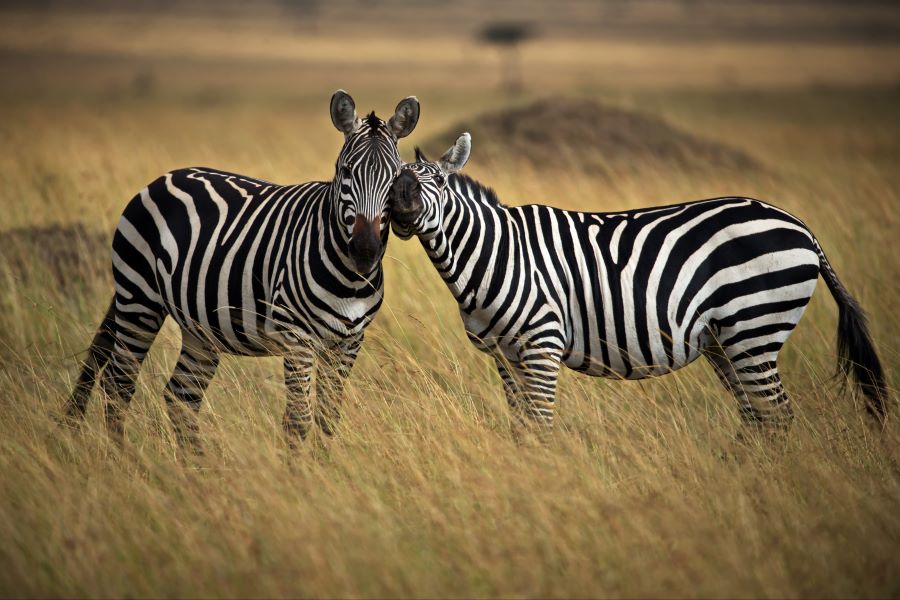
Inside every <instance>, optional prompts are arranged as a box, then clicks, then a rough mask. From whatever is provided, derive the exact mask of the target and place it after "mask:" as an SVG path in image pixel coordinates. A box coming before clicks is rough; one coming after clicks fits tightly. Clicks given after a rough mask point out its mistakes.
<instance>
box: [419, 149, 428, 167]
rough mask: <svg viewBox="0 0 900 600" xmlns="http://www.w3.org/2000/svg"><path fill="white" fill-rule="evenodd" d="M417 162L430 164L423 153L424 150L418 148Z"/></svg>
mask: <svg viewBox="0 0 900 600" xmlns="http://www.w3.org/2000/svg"><path fill="white" fill-rule="evenodd" d="M416 162H420V163H421V162H428V158H426V156H425V153H424V152H422V149H421V148H419V147H418V146H416Z"/></svg>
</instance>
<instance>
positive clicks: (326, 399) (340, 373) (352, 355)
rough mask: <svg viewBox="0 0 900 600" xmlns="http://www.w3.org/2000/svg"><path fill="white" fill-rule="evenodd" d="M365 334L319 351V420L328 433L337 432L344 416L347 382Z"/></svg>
mask: <svg viewBox="0 0 900 600" xmlns="http://www.w3.org/2000/svg"><path fill="white" fill-rule="evenodd" d="M362 341H363V336H362V334H360V335H359V336H358V337H355V338H350V339H347V340H344V341H341V342H340V343H339V344H337V345H336V346H333V347H328V348H323V349H321V350H320V351H319V356H318V368H317V370H316V424H317V425H318V426H319V428H320V429H321V430H322V432H323V433H324V434H325V435H328V436H331V435H334V430H335V428H336V427H337V424H338V421H340V419H341V401H342V400H343V395H344V384H346V382H347V377H348V376H349V375H350V370H351V369H352V368H353V363H354V362H355V361H356V355H357V354H359V349H360V347H361V346H362Z"/></svg>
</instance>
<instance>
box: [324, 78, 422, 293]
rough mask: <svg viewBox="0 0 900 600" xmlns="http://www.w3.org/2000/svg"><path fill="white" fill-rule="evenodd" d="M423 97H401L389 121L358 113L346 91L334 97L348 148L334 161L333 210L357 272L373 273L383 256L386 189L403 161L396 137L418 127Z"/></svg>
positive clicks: (333, 112) (337, 119)
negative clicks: (420, 102) (359, 115)
mask: <svg viewBox="0 0 900 600" xmlns="http://www.w3.org/2000/svg"><path fill="white" fill-rule="evenodd" d="M418 120H419V101H418V100H417V99H416V97H415V96H410V97H408V98H405V99H403V100H401V101H400V103H399V104H397V108H396V110H395V111H394V116H392V117H391V118H390V119H389V120H388V121H387V122H385V121H382V120H381V119H379V118H378V117H376V116H375V113H374V112H372V113H369V116H367V117H366V118H365V119H359V118H357V116H356V104H355V103H354V102H353V98H351V97H350V95H349V94H348V93H347V92H345V91H344V90H338V91H337V92H335V93H334V96H332V97H331V121H332V123H334V126H335V127H336V128H337V130H338V131H340V132H342V133H343V134H344V147H343V148H341V153H340V154H339V155H338V159H337V163H336V164H335V177H334V182H333V185H332V190H333V195H332V197H333V201H334V209H335V210H334V215H335V218H336V219H337V221H338V222H337V228H338V231H340V232H341V238H342V239H343V240H344V241H345V242H346V244H347V256H349V258H350V261H351V262H352V264H353V267H354V269H355V270H356V272H357V273H359V274H362V275H364V274H367V273H369V272H371V271H372V270H373V269H374V268H375V267H376V266H377V265H378V264H379V263H380V261H381V258H382V256H383V255H384V246H385V244H386V243H387V235H388V223H389V221H390V214H389V211H388V192H389V190H390V187H391V183H392V182H393V180H394V176H395V175H396V174H397V172H398V171H399V169H400V167H401V166H402V164H403V163H402V162H401V160H400V154H399V153H398V152H397V140H399V139H400V138H402V137H406V136H407V135H409V134H410V133H412V130H413V129H415V127H416V123H417V122H418Z"/></svg>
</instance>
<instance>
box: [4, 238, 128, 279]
mask: <svg viewBox="0 0 900 600" xmlns="http://www.w3.org/2000/svg"><path fill="white" fill-rule="evenodd" d="M111 240H112V235H111V234H108V233H101V232H98V231H94V230H91V229H88V228H87V227H85V226H84V225H81V224H74V225H50V226H47V227H21V228H17V229H10V230H7V231H0V269H4V268H7V269H9V270H10V272H11V274H12V277H13V279H14V280H17V281H21V282H23V283H30V284H32V283H33V284H43V285H45V286H47V287H53V288H56V289H57V290H60V291H62V292H67V291H70V290H77V289H79V288H83V287H84V286H85V285H87V284H90V283H92V282H96V281H97V280H98V279H101V278H102V279H111V276H110V273H111V267H110V254H111V250H110V244H111Z"/></svg>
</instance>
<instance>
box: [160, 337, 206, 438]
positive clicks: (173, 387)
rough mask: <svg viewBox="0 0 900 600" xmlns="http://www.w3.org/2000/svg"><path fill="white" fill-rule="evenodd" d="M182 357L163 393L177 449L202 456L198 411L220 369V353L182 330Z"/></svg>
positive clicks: (180, 356) (179, 358)
mask: <svg viewBox="0 0 900 600" xmlns="http://www.w3.org/2000/svg"><path fill="white" fill-rule="evenodd" d="M181 336H182V340H181V354H180V355H179V357H178V362H177V363H176V364H175V369H174V370H173V371H172V377H171V378H169V382H168V383H167V384H166V389H165V392H164V393H163V395H164V397H165V399H166V411H167V412H168V413H169V420H170V421H172V430H173V431H174V432H175V439H176V440H177V441H178V447H179V448H181V449H182V450H187V451H189V452H190V453H191V454H194V455H201V454H203V447H202V445H201V443H200V435H199V434H200V426H199V423H198V422H197V412H199V410H200V405H201V403H202V402H203V394H204V393H205V392H206V388H207V387H208V386H209V382H210V380H212V378H213V376H214V375H215V374H216V368H217V367H218V366H219V353H218V352H217V351H215V350H214V349H212V348H210V347H209V346H208V345H207V344H204V343H203V342H202V341H200V340H199V339H197V338H196V337H195V336H193V335H191V334H189V333H188V332H186V331H184V330H182V332H181Z"/></svg>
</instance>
